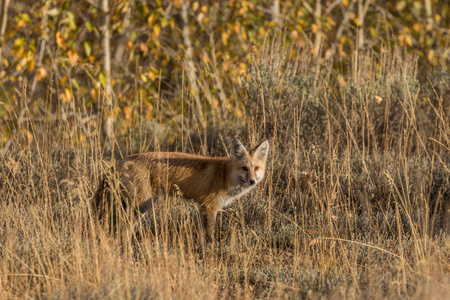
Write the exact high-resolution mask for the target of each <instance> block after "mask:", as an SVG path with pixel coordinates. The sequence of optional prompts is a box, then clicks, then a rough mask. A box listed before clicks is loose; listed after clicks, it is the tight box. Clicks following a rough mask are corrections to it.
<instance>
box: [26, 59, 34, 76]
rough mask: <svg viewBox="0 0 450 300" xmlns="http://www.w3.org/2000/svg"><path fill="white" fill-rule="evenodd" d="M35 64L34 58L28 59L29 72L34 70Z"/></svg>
mask: <svg viewBox="0 0 450 300" xmlns="http://www.w3.org/2000/svg"><path fill="white" fill-rule="evenodd" d="M34 65H35V62H34V59H33V58H29V59H28V61H27V71H28V73H30V72H31V71H33V69H34Z"/></svg>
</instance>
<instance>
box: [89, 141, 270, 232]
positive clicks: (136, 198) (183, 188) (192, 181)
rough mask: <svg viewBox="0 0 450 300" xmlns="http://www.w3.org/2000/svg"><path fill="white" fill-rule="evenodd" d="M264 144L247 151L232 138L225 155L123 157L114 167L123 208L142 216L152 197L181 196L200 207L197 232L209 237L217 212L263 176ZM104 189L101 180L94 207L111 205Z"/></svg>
mask: <svg viewBox="0 0 450 300" xmlns="http://www.w3.org/2000/svg"><path fill="white" fill-rule="evenodd" d="M268 152H269V143H268V141H264V142H263V143H261V144H260V145H258V146H257V147H255V148H254V149H252V150H250V151H247V149H246V148H245V147H244V146H243V145H242V143H241V142H240V141H238V140H237V139H236V140H235V141H234V142H233V148H232V151H231V157H229V158H227V157H217V158H212V157H207V156H200V155H192V154H185V153H178V152H148V153H141V154H135V155H131V156H128V157H126V158H124V159H123V160H121V161H120V162H119V163H118V165H117V170H118V174H119V178H120V183H121V186H122V192H121V196H120V197H121V200H122V204H123V205H124V206H125V207H134V208H135V210H137V211H139V212H140V213H141V214H142V215H143V214H145V213H146V212H148V211H149V210H150V209H151V208H152V207H153V206H152V205H153V202H155V201H157V200H158V195H164V193H165V192H166V191H169V192H173V191H176V190H179V191H180V192H181V193H182V196H183V198H186V199H193V200H194V201H195V202H196V203H197V204H198V205H199V208H200V213H201V217H202V222H203V228H204V230H205V231H206V234H207V236H208V237H209V238H210V239H212V238H213V236H214V228H215V223H216V215H217V212H218V210H219V209H222V208H225V207H227V206H229V205H231V204H232V203H233V201H234V200H236V199H238V198H240V197H242V196H243V195H245V194H246V193H248V192H249V191H250V190H252V189H253V188H254V187H255V186H256V184H258V183H259V182H261V180H262V179H263V178H264V172H265V167H266V161H267V157H268ZM109 189H110V185H109V184H108V183H107V182H106V179H105V178H104V179H103V181H102V183H101V184H100V186H99V188H98V190H97V193H96V196H95V197H94V207H95V208H96V209H97V210H100V214H99V217H100V218H102V216H103V215H104V214H103V213H102V211H104V210H105V209H108V207H111V203H109V201H111V199H114V197H111V194H109V195H108V192H110V191H109Z"/></svg>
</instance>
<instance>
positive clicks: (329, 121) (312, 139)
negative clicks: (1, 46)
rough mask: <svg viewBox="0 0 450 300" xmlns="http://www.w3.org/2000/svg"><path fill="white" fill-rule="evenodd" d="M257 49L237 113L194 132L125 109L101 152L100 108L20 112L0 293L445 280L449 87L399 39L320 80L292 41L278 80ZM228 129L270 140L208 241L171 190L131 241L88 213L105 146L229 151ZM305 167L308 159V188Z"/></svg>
mask: <svg viewBox="0 0 450 300" xmlns="http://www.w3.org/2000/svg"><path fill="white" fill-rule="evenodd" d="M278 43H282V42H281V41H278ZM265 47H271V46H270V45H266V46H265ZM268 49H269V48H265V50H264V49H263V50H264V51H262V53H263V55H265V56H261V58H260V60H258V58H257V59H256V60H255V65H254V68H253V69H252V71H251V72H255V73H253V76H252V77H251V78H247V79H245V78H244V79H243V80H244V87H245V89H247V90H246V93H247V97H248V98H247V99H248V100H247V102H246V114H247V115H246V117H245V120H246V122H245V124H243V123H242V118H237V117H233V116H229V119H227V120H223V121H218V120H220V119H218V118H219V117H218V116H214V117H210V119H209V122H210V123H208V124H209V125H208V126H209V127H208V128H207V129H205V130H204V131H202V132H199V131H198V130H197V129H196V128H190V127H189V126H186V125H189V124H191V123H189V122H192V120H191V121H188V120H181V121H179V122H175V124H174V125H172V126H173V127H172V128H167V127H165V125H166V124H164V123H161V122H160V121H158V120H152V121H147V120H144V119H140V118H139V117H136V119H135V120H134V122H135V124H136V125H135V126H134V129H132V130H131V131H128V132H127V131H125V130H122V131H121V128H120V125H118V129H117V135H116V137H117V141H116V142H117V143H116V145H117V146H116V148H115V150H114V151H113V152H112V153H111V152H105V151H104V149H103V146H102V145H103V144H102V142H101V137H100V133H101V130H99V128H100V127H99V126H100V125H99V122H100V119H101V116H99V117H97V118H95V117H94V115H93V114H91V113H89V112H86V111H87V110H86V111H85V110H84V109H83V108H81V109H80V108H77V109H74V108H73V107H71V106H70V105H66V106H63V107H60V108H59V111H58V112H59V114H60V115H64V113H66V115H69V116H70V112H74V111H77V113H76V114H74V115H73V116H72V117H68V118H64V117H61V118H52V117H49V116H48V115H45V114H43V115H42V119H41V120H38V121H20V120H19V121H18V122H17V124H16V127H15V128H14V132H15V133H16V134H15V135H14V136H13V138H14V142H13V143H12V144H11V146H10V148H9V149H8V151H6V152H5V153H3V154H2V155H1V156H0V194H1V195H2V199H1V202H0V205H1V209H0V226H1V228H2V230H1V232H0V270H1V271H0V282H1V284H0V298H2V299H7V298H53V299H66V298H76V299H98V298H101V299H116V298H131V299H148V298H175V299H213V298H230V297H236V298H286V297H287V298H305V299H317V298H332V299H341V298H364V299H366V298H375V299H377V298H385V297H388V298H394V299H396V298H410V297H411V298H415V299H433V298H434V299H442V295H448V294H450V288H449V287H450V279H449V278H450V276H449V275H450V274H449V273H450V260H449V257H450V241H449V239H448V234H449V231H448V229H449V228H446V226H450V223H449V222H450V220H449V219H448V218H449V217H450V216H449V215H448V214H447V215H446V213H445V212H446V210H448V209H449V198H450V182H449V181H450V171H449V169H450V160H449V155H448V153H449V150H450V149H449V148H450V142H449V138H450V131H449V126H448V122H447V121H446V120H448V117H449V111H448V107H449V102H448V101H449V99H448V94H446V93H448V89H447V90H446V89H445V88H446V87H445V86H443V87H440V90H438V89H437V88H434V89H433V88H430V86H431V87H434V85H432V84H430V83H427V82H419V81H418V80H417V78H416V75H415V72H416V62H417V61H416V60H415V59H414V57H409V56H406V55H402V54H401V53H399V52H396V51H387V52H386V53H387V54H385V56H379V57H375V55H372V54H368V55H361V56H360V57H355V58H354V62H355V64H354V67H353V68H354V69H353V70H350V71H349V72H347V74H346V75H344V76H343V77H341V75H338V74H333V73H332V72H331V77H330V81H325V78H324V77H323V76H328V75H326V74H327V73H328V74H329V73H330V72H326V70H325V71H324V70H323V69H322V70H321V69H320V68H321V64H320V62H313V61H307V60H306V59H307V58H308V57H309V56H308V55H299V57H298V58H297V62H296V64H295V65H294V66H295V68H294V69H293V70H294V71H292V72H291V73H289V77H288V78H284V79H283V80H281V78H282V77H280V76H279V75H278V74H279V72H280V70H289V69H286V68H285V65H283V63H284V62H283V61H281V62H280V61H277V60H276V57H279V59H283V58H284V57H283V55H277V53H276V51H283V50H277V49H275V48H273V46H272V52H271V51H267V50H268ZM274 49H275V50H274ZM279 49H283V47H279ZM298 51H309V50H307V49H306V50H301V49H298ZM305 53H308V52H304V53H303V54H305ZM268 57H269V58H268ZM302 57H304V59H303V60H302ZM356 62H359V63H356ZM375 66H378V67H375ZM251 72H250V74H252V73H251ZM324 74H325V75H324ZM269 75H270V76H269ZM246 80H247V81H246ZM252 80H253V81H252ZM325 82H330V83H329V84H325ZM419 87H420V88H419ZM425 87H428V88H425ZM424 92H427V93H428V94H426V95H425V94H423V93H424ZM258 95H259V96H258ZM261 95H262V96H261ZM379 99H381V101H377V100H379ZM423 99H425V100H423ZM187 100H189V99H187ZM262 100H264V101H265V102H264V104H263V103H261V102H260V101H262ZM422 100H423V101H422ZM22 101H23V103H21V105H23V107H25V103H27V99H26V97H25V96H24V97H23V98H22ZM49 102H50V101H49ZM136 102H137V103H138V102H139V100H138V99H136ZM377 102H380V103H377ZM47 105H48V106H47V108H48V109H50V107H49V106H50V104H47ZM161 105H164V102H162V104H161ZM162 109H164V107H162ZM35 117H36V116H35V115H33V114H32V113H31V112H30V111H29V110H26V112H25V113H24V116H23V118H24V119H27V118H28V120H33V119H34V118H35ZM85 118H88V119H89V118H90V119H91V120H90V121H88V122H86V119H85ZM263 118H265V119H266V125H265V126H264V129H262V128H263V126H262V123H261V122H262V119H263ZM121 122H125V121H124V120H121V119H120V117H119V119H118V120H117V123H118V124H121ZM181 132H182V134H180V133H181ZM236 133H237V134H239V136H240V137H241V138H242V139H243V141H244V142H246V144H248V143H251V142H253V143H256V142H257V141H260V140H262V139H263V138H264V136H266V137H269V138H271V140H270V142H271V149H273V151H271V153H270V159H269V168H268V170H267V173H266V180H265V182H264V183H263V184H261V186H260V187H259V188H258V189H257V190H256V191H254V192H252V193H251V194H250V195H249V196H247V197H245V198H244V199H241V200H239V201H238V202H237V203H235V204H234V205H233V206H232V207H230V208H229V209H227V210H225V211H223V212H221V214H220V215H219V217H218V220H219V224H218V230H219V232H220V234H219V237H218V240H217V241H216V242H215V243H214V244H213V245H205V244H202V243H200V242H199V241H198V238H197V228H198V212H197V209H196V207H195V205H193V204H191V203H186V202H183V201H177V200H176V199H175V200H173V199H172V200H171V199H166V200H167V201H169V202H170V204H169V205H160V208H159V209H158V210H157V211H156V215H155V216H154V217H152V216H149V217H148V218H147V219H146V220H144V224H143V225H144V226H143V227H142V234H141V238H140V240H139V242H138V243H136V244H133V243H131V239H130V237H127V236H126V234H123V235H121V236H118V237H111V236H109V235H108V234H105V232H103V231H102V229H101V228H100V227H99V226H97V225H96V222H95V216H93V213H92V212H91V209H90V199H91V197H92V196H93V193H94V192H95V189H96V187H97V184H98V182H99V179H100V176H101V174H102V173H103V172H104V171H105V170H107V169H108V168H109V166H110V165H111V164H113V163H114V160H111V157H113V159H114V158H115V159H117V158H120V157H122V156H124V155H127V154H129V153H131V152H138V151H143V150H150V151H151V150H181V149H183V150H184V151H187V152H192V153H210V154H214V155H226V148H225V146H226V145H227V141H228V140H227V138H225V139H224V140H222V138H221V137H222V136H223V137H228V136H230V137H231V136H232V135H234V134H236ZM118 145H120V147H118ZM302 171H310V172H311V173H312V179H311V181H310V182H309V183H308V185H307V186H305V184H304V182H303V179H302V176H303V175H302V174H301V172H302ZM305 187H306V190H305ZM302 190H303V191H302ZM446 230H447V231H446Z"/></svg>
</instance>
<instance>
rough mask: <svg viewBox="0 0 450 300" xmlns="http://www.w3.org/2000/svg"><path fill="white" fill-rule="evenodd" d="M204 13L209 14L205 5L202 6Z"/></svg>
mask: <svg viewBox="0 0 450 300" xmlns="http://www.w3.org/2000/svg"><path fill="white" fill-rule="evenodd" d="M202 12H204V13H207V12H208V6H207V5H203V6H202Z"/></svg>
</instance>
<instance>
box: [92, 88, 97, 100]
mask: <svg viewBox="0 0 450 300" xmlns="http://www.w3.org/2000/svg"><path fill="white" fill-rule="evenodd" d="M91 94H92V98H93V99H94V100H96V99H97V98H98V90H97V89H96V88H92V89H91Z"/></svg>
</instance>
